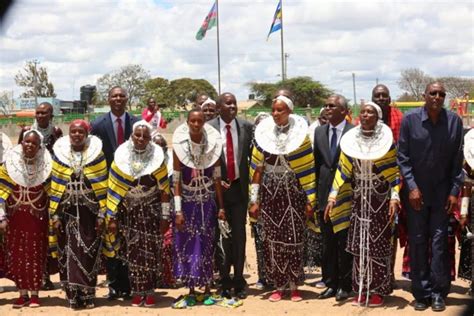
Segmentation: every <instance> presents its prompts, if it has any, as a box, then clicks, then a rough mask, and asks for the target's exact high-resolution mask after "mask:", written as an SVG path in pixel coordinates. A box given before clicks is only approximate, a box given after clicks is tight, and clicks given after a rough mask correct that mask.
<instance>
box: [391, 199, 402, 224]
mask: <svg viewBox="0 0 474 316" xmlns="http://www.w3.org/2000/svg"><path fill="white" fill-rule="evenodd" d="M399 211H400V201H398V200H390V205H389V207H388V212H389V214H390V222H393V220H394V218H395V214H398V212H399Z"/></svg>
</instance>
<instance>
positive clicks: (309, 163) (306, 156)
mask: <svg viewBox="0 0 474 316" xmlns="http://www.w3.org/2000/svg"><path fill="white" fill-rule="evenodd" d="M285 157H286V159H287V160H288V163H289V165H290V167H291V169H292V170H293V171H294V172H295V174H296V178H297V179H298V181H299V183H300V184H301V187H302V188H303V190H304V191H305V193H306V197H307V199H308V202H309V203H311V206H312V207H313V209H314V207H315V206H316V172H315V169H314V156H313V148H312V146H311V141H310V139H309V137H308V136H306V138H305V140H304V141H303V143H302V144H301V145H300V147H299V148H298V149H296V150H295V151H293V152H291V153H290V154H288V155H286V156H285ZM264 158H265V156H264V150H263V149H262V148H261V147H259V146H258V144H256V145H255V146H254V147H253V150H252V158H251V161H250V179H252V178H253V174H254V173H255V169H256V168H257V166H259V165H262V164H263V160H264ZM307 224H308V226H309V227H310V228H311V229H313V230H315V231H318V230H317V228H316V227H315V226H314V224H313V223H312V222H307Z"/></svg>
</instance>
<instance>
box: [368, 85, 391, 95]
mask: <svg viewBox="0 0 474 316" xmlns="http://www.w3.org/2000/svg"><path fill="white" fill-rule="evenodd" d="M377 88H384V89H386V90H387V91H388V94H390V89H389V88H388V87H387V86H386V85H384V84H381V83H379V84H378V85H376V86H375V87H374V88H373V89H372V95H374V92H375V90H377Z"/></svg>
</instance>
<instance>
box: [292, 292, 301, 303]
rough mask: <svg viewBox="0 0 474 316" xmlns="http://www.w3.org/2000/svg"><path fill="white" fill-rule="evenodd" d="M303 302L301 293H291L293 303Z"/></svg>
mask: <svg viewBox="0 0 474 316" xmlns="http://www.w3.org/2000/svg"><path fill="white" fill-rule="evenodd" d="M302 300H303V298H302V297H301V295H300V292H298V290H293V291H291V301H292V302H300V301H302Z"/></svg>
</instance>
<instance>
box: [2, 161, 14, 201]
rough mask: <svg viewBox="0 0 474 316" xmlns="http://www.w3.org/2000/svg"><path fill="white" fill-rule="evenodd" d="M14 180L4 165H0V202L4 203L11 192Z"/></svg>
mask: <svg viewBox="0 0 474 316" xmlns="http://www.w3.org/2000/svg"><path fill="white" fill-rule="evenodd" d="M14 186H15V182H13V180H12V179H11V178H10V176H9V175H8V172H7V169H6V168H5V166H4V165H2V166H0V204H5V203H6V201H7V199H8V197H9V196H10V194H11V193H12V190H13V187H14Z"/></svg>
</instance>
